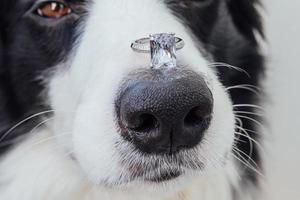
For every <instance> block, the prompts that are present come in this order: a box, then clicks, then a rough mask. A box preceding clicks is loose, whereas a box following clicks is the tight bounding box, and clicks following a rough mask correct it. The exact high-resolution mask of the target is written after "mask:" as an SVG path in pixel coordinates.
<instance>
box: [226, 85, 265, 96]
mask: <svg viewBox="0 0 300 200" xmlns="http://www.w3.org/2000/svg"><path fill="white" fill-rule="evenodd" d="M234 89H242V90H248V91H250V92H253V93H254V94H256V95H258V96H259V95H260V89H259V88H258V87H255V86H252V85H247V84H245V85H235V86H230V87H227V88H226V89H225V90H226V91H230V90H234Z"/></svg>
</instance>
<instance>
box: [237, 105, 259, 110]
mask: <svg viewBox="0 0 300 200" xmlns="http://www.w3.org/2000/svg"><path fill="white" fill-rule="evenodd" d="M233 107H234V108H240V107H246V108H247V107H250V108H257V109H261V110H265V109H264V108H263V107H262V106H259V105H255V104H235V105H233Z"/></svg>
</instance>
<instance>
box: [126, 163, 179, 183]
mask: <svg viewBox="0 0 300 200" xmlns="http://www.w3.org/2000/svg"><path fill="white" fill-rule="evenodd" d="M129 172H130V174H131V176H132V178H133V179H142V180H143V181H145V182H154V183H161V182H166V181H170V180H173V179H176V178H178V177H179V176H181V175H182V174H183V172H182V170H180V169H177V168H171V167H170V168H169V169H162V168H161V167H160V166H159V167H157V168H153V169H148V168H147V167H140V166H132V167H131V168H130V169H129Z"/></svg>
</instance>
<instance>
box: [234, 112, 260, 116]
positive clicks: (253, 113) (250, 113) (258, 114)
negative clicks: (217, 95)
mask: <svg viewBox="0 0 300 200" xmlns="http://www.w3.org/2000/svg"><path fill="white" fill-rule="evenodd" d="M233 113H234V114H249V115H256V116H259V117H263V116H265V114H262V113H255V112H248V111H234V112H233Z"/></svg>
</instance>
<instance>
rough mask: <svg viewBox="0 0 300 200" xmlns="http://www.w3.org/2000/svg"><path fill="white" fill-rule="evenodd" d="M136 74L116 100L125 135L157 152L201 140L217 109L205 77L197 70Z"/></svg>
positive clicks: (177, 148)
mask: <svg viewBox="0 0 300 200" xmlns="http://www.w3.org/2000/svg"><path fill="white" fill-rule="evenodd" d="M183 74H184V75H183ZM134 77H135V78H133V79H136V80H131V81H129V82H128V83H127V84H125V85H126V86H124V87H125V88H123V89H122V91H121V94H120V95H119V98H118V100H117V102H116V108H117V114H118V118H119V124H120V127H121V132H122V135H123V136H124V138H126V139H127V140H128V141H130V142H132V143H133V144H134V145H135V146H136V147H137V148H138V149H140V150H141V151H143V152H145V153H156V154H173V153H176V152H178V151H179V150H181V149H189V148H193V147H195V146H196V145H197V144H199V142H200V141H201V139H202V137H203V133H204V131H205V130H206V129H207V128H208V126H209V123H210V120H211V114H212V109H213V97H212V94H211V92H210V90H209V89H208V87H207V85H206V83H205V81H204V79H203V78H202V77H201V76H200V75H198V74H195V73H193V72H188V73H187V72H185V73H179V72H170V73H162V72H158V71H156V72H149V73H147V74H145V73H144V74H141V75H140V76H138V75H135V76H134ZM136 77H138V78H136Z"/></svg>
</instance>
